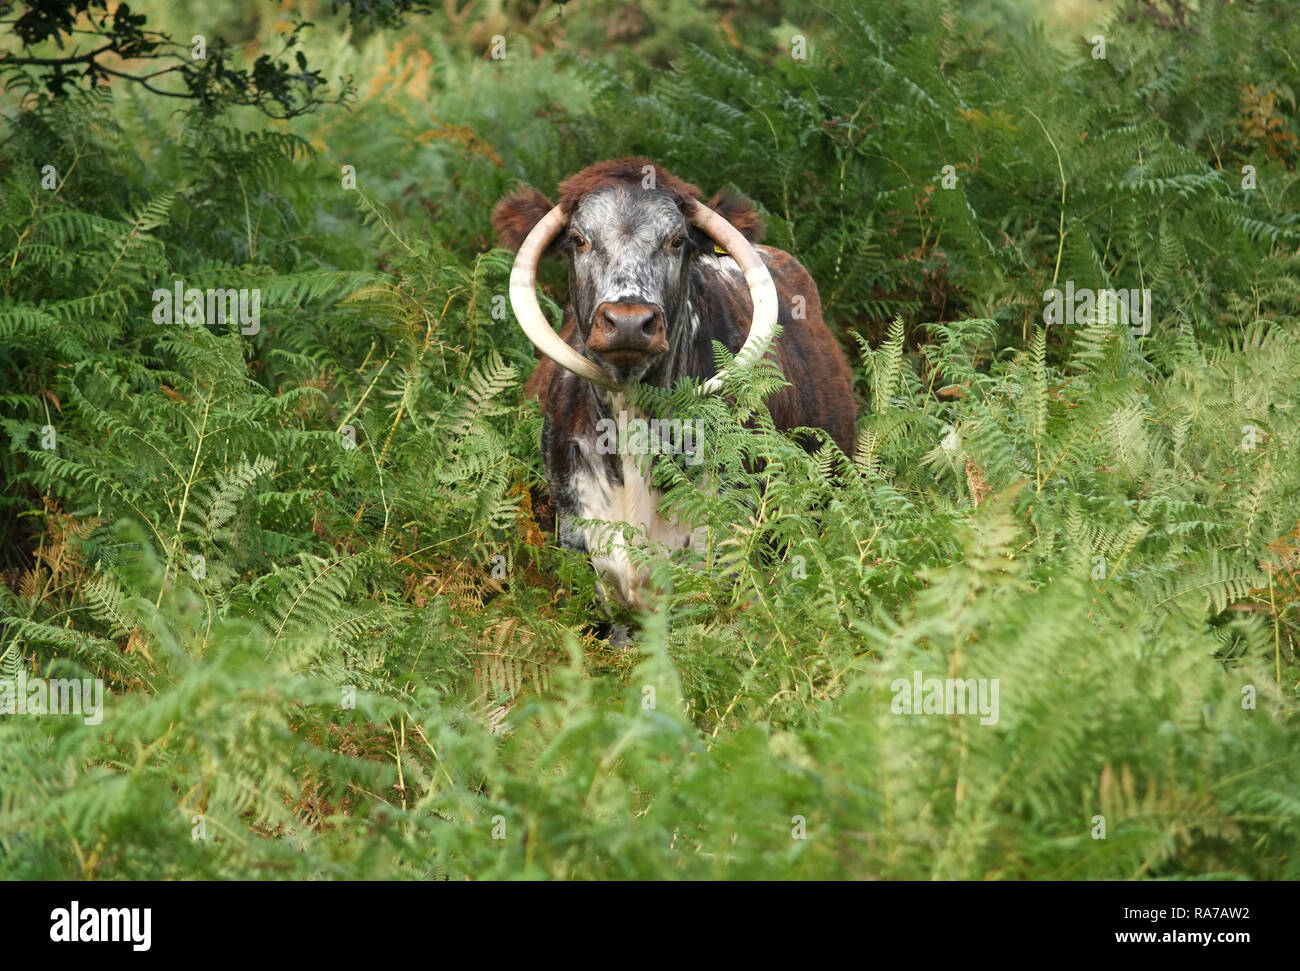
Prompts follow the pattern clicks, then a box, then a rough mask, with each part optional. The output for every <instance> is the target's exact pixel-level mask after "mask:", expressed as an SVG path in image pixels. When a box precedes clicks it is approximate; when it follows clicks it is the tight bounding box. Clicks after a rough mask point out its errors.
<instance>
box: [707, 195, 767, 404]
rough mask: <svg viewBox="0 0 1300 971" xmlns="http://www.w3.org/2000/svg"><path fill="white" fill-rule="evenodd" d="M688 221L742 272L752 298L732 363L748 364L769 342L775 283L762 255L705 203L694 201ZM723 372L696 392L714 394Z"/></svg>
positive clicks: (719, 384) (752, 361)
mask: <svg viewBox="0 0 1300 971" xmlns="http://www.w3.org/2000/svg"><path fill="white" fill-rule="evenodd" d="M691 222H693V223H695V225H697V226H699V227H700V229H702V230H704V232H705V233H707V234H708V236H709V238H710V239H712V240H714V241H715V242H716V243H717V244H718V245H719V246H721V247H722V248H723V249H724V250H726V251H727V255H729V256H730V257H731V258H732V259H734V260H735V261H736V265H737V266H739V267H740V271H741V272H742V273H744V274H745V282H746V283H747V284H748V285H749V295H750V297H751V298H752V299H753V301H754V319H753V320H752V321H750V324H749V336H748V337H747V338H746V339H745V346H744V347H742V348H741V349H740V350H739V351H738V352H737V354H736V358H735V362H734V363H735V364H737V365H740V366H742V367H748V366H749V365H751V364H753V363H754V362H755V361H757V360H758V359H759V358H760V357H762V356H763V355H764V354H766V353H767V349H768V348H769V347H771V346H772V336H773V334H774V333H775V331H776V284H774V283H773V282H772V274H770V273H768V272H767V265H766V264H764V262H763V258H762V257H761V256H759V255H758V253H757V252H756V251H755V250H754V247H752V246H750V245H749V240H747V239H746V238H745V237H744V236H743V235H741V233H740V230H738V229H736V227H735V226H733V225H731V223H729V222H727V221H726V220H725V219H723V218H722V217H721V216H719V215H718V214H717V213H716V212H714V211H713V210H712V209H710V208H709V207H708V206H706V205H704V204H703V203H696V205H695V212H694V214H693V215H692V216H691ZM726 376H727V369H726V368H724V369H723V370H721V371H719V372H718V373H717V374H715V375H714V376H713V377H711V378H709V379H708V380H707V381H705V382H704V383H703V384H702V385H700V388H699V393H700V394H702V395H706V394H717V393H718V391H719V390H721V388H722V382H723V380H724V379H725V378H726Z"/></svg>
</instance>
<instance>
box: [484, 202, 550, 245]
mask: <svg viewBox="0 0 1300 971" xmlns="http://www.w3.org/2000/svg"><path fill="white" fill-rule="evenodd" d="M550 211H551V204H550V202H549V201H548V200H547V198H546V196H544V195H542V194H541V193H540V192H538V191H537V190H536V189H528V188H524V189H519V190H518V191H516V192H512V193H510V195H508V196H506V197H505V198H504V199H502V200H501V201H500V202H498V203H497V205H496V208H495V209H493V210H492V228H493V229H494V230H496V234H497V241H498V242H499V243H500V244H501V245H502V246H504V247H505V248H506V249H508V250H510V251H511V252H515V253H517V252H519V247H520V246H522V245H523V242H524V240H525V239H526V238H527V237H528V234H529V233H531V232H532V231H533V227H534V226H536V225H537V224H538V223H539V222H541V221H542V217H543V216H545V215H546V214H547V213H548V212H550Z"/></svg>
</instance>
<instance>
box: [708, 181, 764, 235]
mask: <svg viewBox="0 0 1300 971" xmlns="http://www.w3.org/2000/svg"><path fill="white" fill-rule="evenodd" d="M709 208H710V209H712V210H713V211H714V212H716V213H717V214H718V215H719V216H721V217H722V218H723V219H725V220H726V221H727V222H729V223H731V225H733V226H735V227H736V229H738V230H739V231H740V235H742V236H744V237H745V238H746V239H747V240H749V241H750V242H751V243H757V242H758V241H759V240H760V239H762V238H763V217H762V216H760V215H759V214H758V210H756V209H755V208H754V204H753V203H752V202H750V201H749V200H748V199H746V198H745V197H744V196H742V195H741V194H740V193H738V192H732V191H731V190H730V189H723V190H722V191H721V192H719V193H718V194H717V195H716V196H714V197H713V198H712V199H711V200H710V201H709Z"/></svg>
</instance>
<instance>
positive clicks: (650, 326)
mask: <svg viewBox="0 0 1300 971" xmlns="http://www.w3.org/2000/svg"><path fill="white" fill-rule="evenodd" d="M654 331H655V315H654V314H646V315H645V320H643V321H641V333H643V334H645V336H646V337H653V336H654Z"/></svg>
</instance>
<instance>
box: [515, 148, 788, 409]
mask: <svg viewBox="0 0 1300 971" xmlns="http://www.w3.org/2000/svg"><path fill="white" fill-rule="evenodd" d="M648 173H654V176H655V177H654V178H653V179H651V180H648V181H647V180H646V175H647V174H648ZM647 186H653V188H648V187H647ZM698 196H699V189H697V188H696V187H695V186H693V185H690V184H689V183H686V182H682V181H681V180H680V179H678V178H676V177H675V176H673V175H671V174H669V173H667V172H665V171H664V170H663V169H661V168H658V167H657V166H656V165H654V163H652V162H650V161H649V160H648V159H643V158H627V159H617V160H614V161H609V162H601V163H598V164H596V165H593V166H590V167H588V168H586V169H584V170H583V171H581V172H579V173H578V174H576V175H574V176H571V177H570V178H568V179H566V180H565V181H564V182H562V183H561V184H560V202H559V205H560V208H561V211H562V212H564V213H565V214H566V216H567V221H566V222H565V225H564V228H563V229H562V230H560V232H559V234H558V235H557V236H556V237H555V239H554V241H553V242H552V243H551V244H550V246H549V248H548V249H547V255H549V256H552V257H558V258H562V259H564V260H566V261H567V262H568V264H569V303H570V304H571V306H572V308H573V312H574V314H575V316H576V317H577V328H578V336H579V337H580V338H581V340H582V343H583V346H584V349H585V351H586V354H587V356H588V357H589V358H591V359H592V360H593V361H595V362H596V363H597V364H598V365H599V366H600V367H601V368H603V369H604V370H605V372H606V373H607V374H609V375H610V377H611V378H613V380H614V382H615V383H616V384H619V385H627V384H631V383H633V382H635V381H640V380H642V379H643V378H644V377H645V376H646V374H647V372H649V371H650V370H651V369H652V368H654V367H655V364H656V362H660V361H666V355H669V354H670V352H671V351H672V350H674V349H676V348H677V346H678V344H679V341H680V338H681V331H682V329H683V327H684V326H685V324H686V319H687V317H688V311H687V306H686V304H687V295H688V283H689V279H690V269H691V266H690V264H691V259H692V258H693V257H694V256H695V255H696V254H698V253H700V252H712V251H713V248H714V245H713V241H712V240H711V239H710V238H709V237H708V236H707V235H705V234H704V233H703V232H702V231H701V230H700V229H698V228H697V227H695V226H693V225H692V223H691V222H690V219H689V218H688V213H689V212H691V211H692V210H693V208H694V207H695V205H696V199H697V197H698ZM709 208H710V209H712V210H714V211H715V212H717V213H718V214H719V215H721V216H722V218H724V219H726V220H727V221H728V222H730V223H731V224H732V226H733V227H735V228H736V229H737V230H738V231H739V232H740V233H741V234H742V235H744V236H745V237H746V238H748V239H749V240H750V241H751V242H752V241H756V240H757V239H758V237H759V236H760V235H761V234H762V230H763V223H762V220H761V219H760V218H759V216H758V214H757V213H756V212H755V211H754V208H753V206H752V205H751V204H750V202H749V200H747V199H745V198H744V197H742V196H736V195H733V194H731V193H719V194H718V195H717V196H715V197H714V199H713V200H712V201H711V202H710V203H709ZM550 209H551V203H550V202H549V201H548V200H547V198H546V196H544V195H542V193H540V192H538V191H537V190H536V189H520V190H519V191H517V192H514V193H511V194H510V195H508V196H506V198H504V199H502V200H501V202H499V203H498V204H497V206H496V208H495V210H494V211H493V213H492V225H493V227H494V228H495V229H496V232H497V237H498V239H500V241H501V242H502V244H503V245H505V246H507V247H509V248H510V249H513V250H516V251H517V250H518V249H519V246H520V244H521V243H522V242H523V241H524V239H525V238H526V237H527V235H528V234H529V232H531V231H532V229H533V227H535V226H536V225H537V223H538V222H539V221H540V220H541V219H542V218H543V217H544V216H545V215H546V214H547V213H548V212H549V211H550ZM660 373H663V372H662V369H661V371H660Z"/></svg>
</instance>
